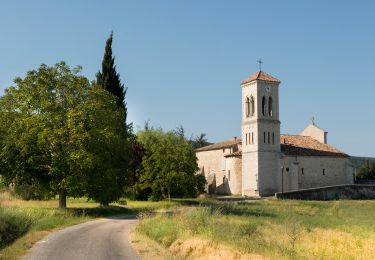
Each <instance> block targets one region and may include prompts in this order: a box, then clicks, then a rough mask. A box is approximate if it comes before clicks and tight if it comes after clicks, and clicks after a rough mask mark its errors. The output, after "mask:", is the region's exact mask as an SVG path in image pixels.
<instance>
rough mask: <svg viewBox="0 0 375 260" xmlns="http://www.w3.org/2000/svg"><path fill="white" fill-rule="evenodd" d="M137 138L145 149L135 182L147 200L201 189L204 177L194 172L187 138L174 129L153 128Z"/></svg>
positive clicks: (193, 160)
mask: <svg viewBox="0 0 375 260" xmlns="http://www.w3.org/2000/svg"><path fill="white" fill-rule="evenodd" d="M138 139H139V141H140V142H141V143H142V145H143V146H144V148H145V156H144V157H143V161H142V168H141V169H140V170H139V172H138V173H139V183H140V187H141V189H143V190H146V191H149V196H150V198H151V199H154V200H159V199H163V198H170V197H171V196H185V197H186V196H196V195H197V194H198V193H201V192H203V190H204V184H205V179H204V176H202V175H196V172H197V170H198V166H197V159H196V156H195V152H194V150H193V148H192V146H191V145H190V143H189V141H188V140H186V139H185V138H182V137H181V135H179V134H177V133H175V132H163V131H162V130H161V129H153V128H151V129H148V130H145V131H141V132H139V133H138Z"/></svg>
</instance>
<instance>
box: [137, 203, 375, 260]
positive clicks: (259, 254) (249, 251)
mask: <svg viewBox="0 0 375 260" xmlns="http://www.w3.org/2000/svg"><path fill="white" fill-rule="evenodd" d="M374 214H375V201H329V202H319V201H288V200H282V201H280V200H273V199H270V200H266V201H254V202H251V203H246V204H245V203H243V204H222V203H215V204H212V205H210V206H209V207H208V206H200V207H190V208H184V209H181V210H179V211H176V212H175V213H173V214H158V215H157V216H141V217H142V218H141V221H140V223H139V224H138V225H137V226H136V232H137V233H138V234H140V235H143V236H147V237H148V238H150V239H152V240H153V241H156V242H157V243H159V244H160V245H162V246H163V247H164V248H166V249H168V250H169V251H170V252H171V253H173V254H174V255H176V256H178V257H182V258H189V257H191V258H194V257H200V259H201V258H204V257H208V256H210V257H211V258H212V257H214V258H215V259H225V258H226V259H233V258H234V259H240V258H241V257H243V258H244V259H267V258H270V259H304V258H306V259H373V256H374V255H375V219H374V217H373V216H374Z"/></svg>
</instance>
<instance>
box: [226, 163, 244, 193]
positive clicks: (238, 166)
mask: <svg viewBox="0 0 375 260" xmlns="http://www.w3.org/2000/svg"><path fill="white" fill-rule="evenodd" d="M226 172H227V174H226V178H227V179H228V181H227V183H228V189H229V191H228V194H233V195H240V194H242V158H241V157H235V156H233V157H227V158H226Z"/></svg>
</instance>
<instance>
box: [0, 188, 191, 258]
mask: <svg viewBox="0 0 375 260" xmlns="http://www.w3.org/2000/svg"><path fill="white" fill-rule="evenodd" d="M191 203H195V202H194V201H190V202H189V201H188V200H184V201H181V202H180V201H172V202H167V201H161V202H148V201H127V205H124V206H122V205H118V204H116V203H114V204H111V205H110V207H106V208H102V207H99V204H98V203H95V202H92V201H87V199H85V198H78V199H73V198H68V201H67V206H68V208H67V209H58V208H57V206H58V200H57V199H53V200H48V201H24V200H21V199H18V198H15V197H12V196H11V195H10V194H9V192H7V191H1V192H0V259H18V258H19V257H20V256H22V255H24V254H25V253H26V251H27V250H28V249H29V248H30V247H31V246H32V245H33V244H34V243H35V242H36V241H38V240H40V239H42V238H43V237H44V236H46V235H47V234H48V233H49V232H51V231H54V230H56V229H60V228H63V227H66V226H70V225H73V224H78V223H81V222H85V221H88V220H92V219H95V218H98V217H107V216H114V215H137V214H139V213H140V212H144V211H154V210H157V209H162V208H172V207H177V206H179V205H181V204H191Z"/></svg>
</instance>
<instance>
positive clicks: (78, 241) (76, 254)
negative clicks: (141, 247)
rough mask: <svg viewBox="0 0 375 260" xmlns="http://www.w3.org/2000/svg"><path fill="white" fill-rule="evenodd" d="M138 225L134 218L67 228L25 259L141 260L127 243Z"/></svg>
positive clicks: (34, 248) (104, 220)
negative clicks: (131, 232) (133, 227)
mask: <svg viewBox="0 0 375 260" xmlns="http://www.w3.org/2000/svg"><path fill="white" fill-rule="evenodd" d="M136 221H137V220H136V219H135V217H129V216H127V217H116V218H106V219H99V220H94V221H89V222H86V223H83V224H79V225H75V226H72V227H68V228H66V229H63V230H61V231H58V232H56V233H53V234H51V235H49V236H47V237H46V238H44V239H43V240H41V241H39V242H38V243H37V244H35V246H34V247H33V248H32V249H31V251H30V252H29V254H28V255H27V256H26V259H27V260H65V259H66V260H68V259H69V260H85V259H87V260H88V259H90V260H96V259H98V260H99V259H111V260H112V259H140V258H139V256H138V255H137V253H136V252H135V251H134V250H133V249H132V248H131V246H130V243H129V241H128V233H129V231H130V229H131V228H132V226H133V225H134V224H135V223H136Z"/></svg>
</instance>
